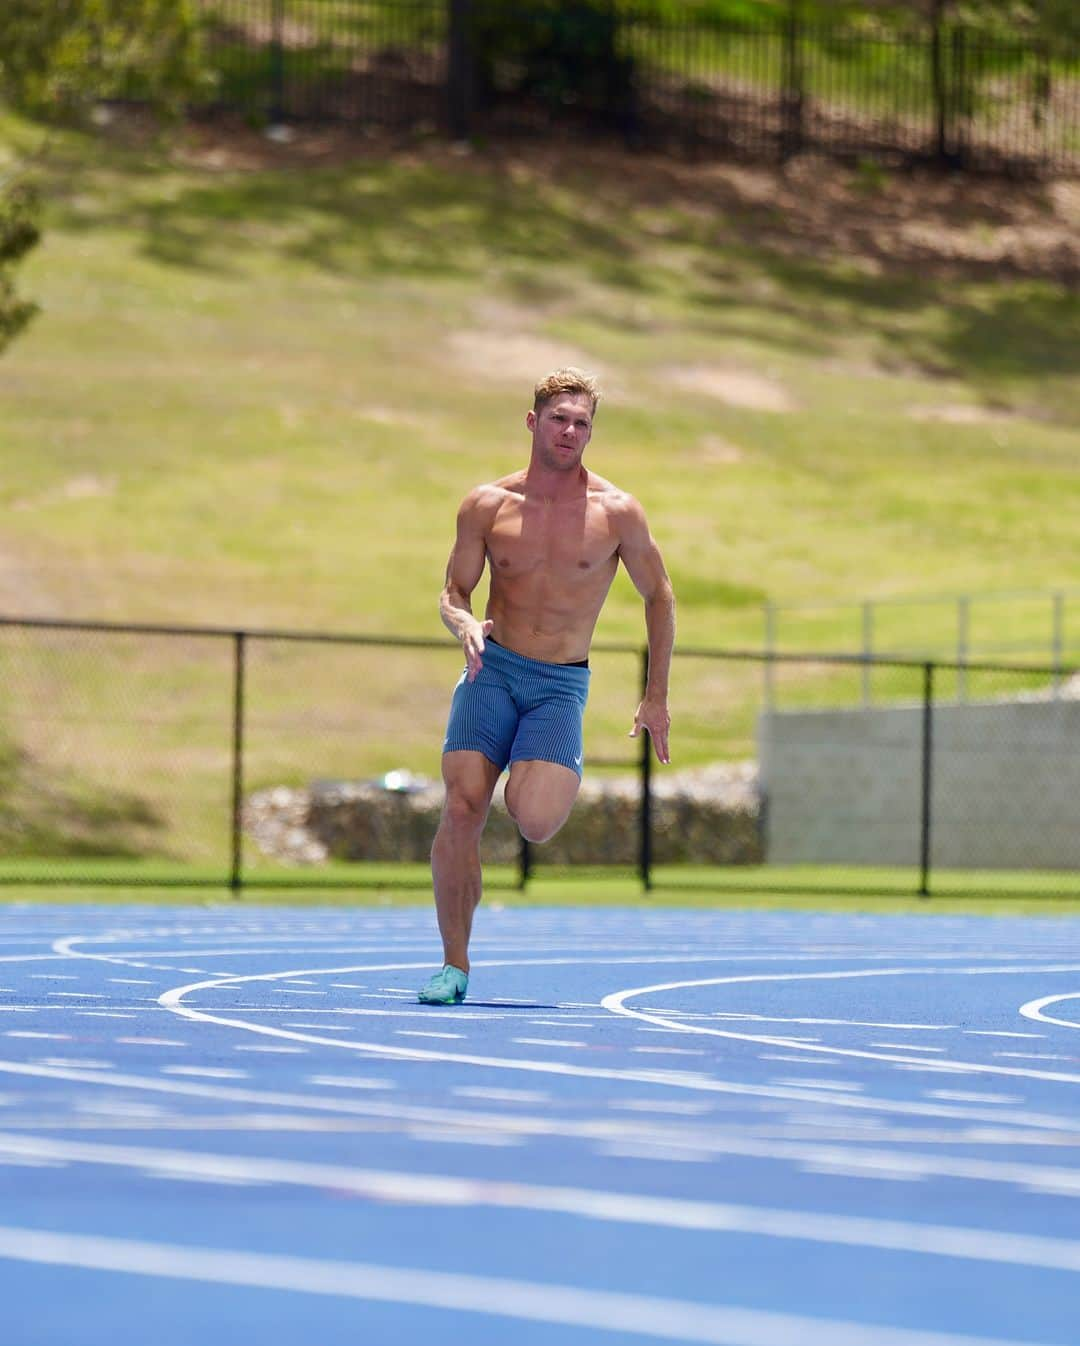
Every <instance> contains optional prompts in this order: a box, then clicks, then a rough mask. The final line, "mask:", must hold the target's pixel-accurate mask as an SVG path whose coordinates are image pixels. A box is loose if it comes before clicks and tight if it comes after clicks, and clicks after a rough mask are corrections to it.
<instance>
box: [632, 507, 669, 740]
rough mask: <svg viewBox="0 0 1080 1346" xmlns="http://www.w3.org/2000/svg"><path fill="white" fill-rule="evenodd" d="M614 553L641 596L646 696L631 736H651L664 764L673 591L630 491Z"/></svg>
mask: <svg viewBox="0 0 1080 1346" xmlns="http://www.w3.org/2000/svg"><path fill="white" fill-rule="evenodd" d="M619 525H620V526H619V556H620V558H621V559H622V563H623V565H624V566H626V571H627V574H628V575H629V576H630V578H631V579H632V580H633V582H634V588H635V589H637V591H638V593H639V594H640V595H641V596H642V598H643V599H644V600H645V630H646V634H647V636H648V642H649V674H648V678H647V680H646V684H645V696H644V698H643V699H642V702H641V705H639V706H638V708H637V713H636V714H635V716H634V727H633V729H631V731H630V737H631V738H637V736H638V735H639V734H640V733H641V731H642V729H645V730H646V731H647V732H648V735H649V737H650V738H651V739H652V742H653V747H654V748H655V749H656V755H657V757H658V758H659V759H660V761H661V762H664V763H665V764H666V763H668V762H670V761H671V757H670V755H669V753H668V730H669V729H670V726H671V716H670V715H669V714H668V677H669V674H670V672H671V652H672V650H673V649H674V648H675V595H674V593H673V592H672V588H671V581H670V579H668V573H667V570H666V569H665V567H664V558H663V557H662V556H661V555H660V548H659V547H658V546H657V545H656V540H655V538H654V537H653V535H652V533H651V532H650V531H649V525H648V522H647V520H646V518H645V511H644V510H643V509H642V508H641V506H640V504H638V502H637V501H636V500H634V499H633V498H632V497H630V498H629V499H628V502H627V505H626V508H625V510H624V511H623V512H622V517H621V518H620V521H619Z"/></svg>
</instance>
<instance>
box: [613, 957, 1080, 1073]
mask: <svg viewBox="0 0 1080 1346" xmlns="http://www.w3.org/2000/svg"><path fill="white" fill-rule="evenodd" d="M1031 972H1039V973H1044V972H1080V967H1078V966H1077V965H1076V964H1075V963H1073V964H1067V965H1064V966H1045V965H1043V966H1039V967H1023V966H1018V967H989V968H988V967H948V968H937V967H923V968H868V969H863V970H861V971H844V972H790V973H783V972H780V973H773V972H770V973H763V974H761V975H756V976H750V977H699V978H695V979H694V980H692V981H681V982H678V981H673V982H661V983H658V984H656V985H654V986H636V987H631V988H629V989H628V990H625V991H614V992H612V993H611V994H610V995H606V996H604V998H603V999H602V1000H601V1001H600V1004H601V1006H602V1007H603V1008H604V1009H606V1010H610V1011H611V1013H612V1014H622V1015H626V1016H627V1017H628V1018H631V1019H640V1020H642V1021H644V1022H646V1023H651V1024H655V1025H657V1026H658V1027H661V1028H667V1029H671V1030H672V1031H675V1032H682V1033H704V1034H705V1035H706V1036H708V1037H717V1038H730V1039H733V1040H734V1041H736V1042H751V1043H754V1044H755V1045H756V1046H771V1047H783V1048H785V1049H792V1050H797V1051H803V1052H810V1053H817V1054H818V1055H824V1056H847V1057H855V1058H858V1059H860V1060H865V1061H892V1062H898V1063H900V1064H901V1065H915V1066H925V1067H927V1068H929V1069H932V1070H936V1071H951V1072H955V1073H956V1074H961V1075H962V1074H979V1075H1007V1076H1013V1077H1018V1078H1021V1079H1034V1080H1051V1081H1053V1082H1054V1083H1057V1084H1080V1075H1077V1074H1071V1073H1069V1072H1067V1071H1059V1070H1035V1069H1032V1068H1030V1067H1027V1066H992V1065H984V1064H981V1063H979V1062H975V1061H953V1060H942V1059H940V1058H930V1057H925V1056H901V1055H899V1054H895V1055H894V1054H892V1053H886V1052H869V1051H861V1050H858V1049H857V1048H854V1047H829V1046H825V1045H824V1044H822V1043H815V1042H800V1041H799V1040H797V1039H795V1038H782V1037H763V1036H762V1035H760V1034H752V1033H735V1032H732V1031H731V1030H730V1029H724V1028H706V1027H705V1026H704V1025H702V1024H696V1023H686V1022H685V1021H684V1020H677V1019H669V1018H666V1017H664V1016H663V1015H661V1014H648V1013H646V1012H645V1011H644V1010H637V1009H630V1008H629V1007H628V1006H627V1005H626V1003H625V1002H626V1001H627V1000H628V999H629V998H630V997H631V996H646V995H656V994H659V993H660V992H662V991H681V990H686V989H688V988H689V987H692V986H731V985H735V984H745V983H749V982H772V981H783V982H792V981H819V980H820V981H828V980H839V979H841V978H847V977H910V976H950V975H953V974H956V975H961V976H987V975H991V974H1005V973H1011V974H1019V973H1031ZM1073 1026H1075V1025H1073Z"/></svg>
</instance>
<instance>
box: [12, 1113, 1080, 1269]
mask: <svg viewBox="0 0 1080 1346" xmlns="http://www.w3.org/2000/svg"><path fill="white" fill-rule="evenodd" d="M0 1155H7V1156H10V1157H12V1158H16V1159H32V1160H37V1161H44V1162H47V1163H66V1164H100V1165H103V1166H106V1167H113V1168H124V1169H135V1170H137V1171H139V1172H140V1173H157V1174H160V1175H162V1176H168V1175H176V1176H179V1177H187V1178H198V1179H201V1180H203V1181H207V1182H214V1181H218V1180H220V1181H223V1182H229V1183H232V1182H242V1183H276V1184H282V1185H285V1186H292V1187H301V1188H309V1189H314V1190H318V1191H331V1190H332V1191H339V1192H349V1193H352V1194H353V1195H355V1196H361V1197H366V1198H369V1199H372V1200H376V1201H393V1202H404V1203H408V1204H412V1205H418V1206H439V1207H444V1206H457V1207H470V1206H489V1207H501V1208H505V1209H511V1210H528V1211H538V1212H539V1211H542V1212H545V1213H549V1214H559V1215H569V1216H573V1217H576V1218H581V1219H588V1220H604V1221H610V1222H614V1223H618V1224H635V1225H647V1226H650V1227H653V1228H663V1229H684V1230H693V1231H697V1232H701V1233H734V1234H749V1235H758V1236H761V1237H765V1238H779V1239H797V1240H803V1241H807V1242H811V1243H828V1244H841V1245H845V1246H849V1247H859V1248H865V1247H873V1248H881V1249H884V1250H885V1251H889V1252H904V1253H921V1254H926V1255H928V1256H934V1257H956V1258H962V1259H964V1260H968V1261H977V1262H995V1263H1003V1264H1006V1265H1010V1266H1034V1267H1043V1268H1046V1269H1050V1270H1057V1271H1080V1240H1076V1239H1062V1238H1052V1237H1047V1236H1046V1235H1041V1234H1019V1233H1013V1232H1011V1231H1010V1232H1001V1231H997V1230H987V1229H974V1228H964V1227H962V1226H954V1225H938V1224H924V1223H922V1222H921V1221H912V1222H907V1221H900V1220H879V1219H875V1218H872V1217H863V1216H851V1215H836V1214H831V1213H826V1212H820V1211H803V1210H790V1209H783V1208H780V1209H777V1208H773V1207H768V1206H745V1205H736V1204H732V1203H728V1202H713V1201H695V1200H686V1199H681V1198H673V1197H658V1196H647V1195H641V1194H638V1193H633V1192H615V1191H604V1190H598V1189H595V1188H588V1187H564V1186H558V1187H555V1186H551V1187H549V1186H541V1185H539V1184H533V1183H520V1182H513V1181H509V1182H506V1181H492V1180H490V1179H484V1178H466V1177H459V1176H457V1175H445V1174H438V1173H416V1172H404V1171H400V1170H392V1169H389V1170H388V1169H369V1168H356V1167H352V1166H349V1165H338V1164H323V1163H310V1162H306V1161H296V1160H286V1159H261V1158H256V1157H254V1156H250V1155H231V1154H208V1153H205V1152H203V1151H196V1150H174V1149H167V1148H164V1147H159V1146H139V1145H108V1144H99V1143H94V1142H84V1141H72V1140H47V1139H44V1138H42V1137H38V1136H24V1135H18V1134H16V1133H5V1132H0Z"/></svg>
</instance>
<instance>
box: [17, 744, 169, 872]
mask: <svg viewBox="0 0 1080 1346" xmlns="http://www.w3.org/2000/svg"><path fill="white" fill-rule="evenodd" d="M164 827H165V820H164V818H163V817H162V816H161V814H160V813H158V812H157V811H156V810H155V809H154V808H153V807H152V806H151V805H150V804H149V803H147V801H146V800H145V799H142V798H141V797H140V796H138V795H135V794H132V793H130V792H128V791H122V790H116V789H110V790H108V791H106V790H105V789H104V788H103V787H101V786H97V785H91V784H90V783H88V782H85V781H78V780H71V779H67V780H65V781H64V782H63V783H61V782H59V781H58V780H56V779H54V778H53V775H52V773H50V772H49V771H47V770H46V769H45V768H44V767H42V765H41V764H40V763H39V762H37V761H35V760H34V759H33V758H32V757H31V756H30V754H28V753H27V752H26V751H25V750H24V749H22V748H19V747H17V746H15V745H13V744H11V743H10V742H7V743H4V744H3V746H2V748H0V851H2V853H3V855H4V856H5V857H6V858H8V859H17V858H21V857H34V858H37V857H54V858H61V857H64V858H84V859H88V858H96V857H100V856H108V857H110V858H120V859H137V858H142V857H147V856H159V857H162V856H165V855H166V852H165V851H164V850H162V849H161V847H160V845H159V844H158V843H157V842H156V840H155V838H156V837H157V836H158V835H159V834H160V833H161V832H162V830H163V829H164Z"/></svg>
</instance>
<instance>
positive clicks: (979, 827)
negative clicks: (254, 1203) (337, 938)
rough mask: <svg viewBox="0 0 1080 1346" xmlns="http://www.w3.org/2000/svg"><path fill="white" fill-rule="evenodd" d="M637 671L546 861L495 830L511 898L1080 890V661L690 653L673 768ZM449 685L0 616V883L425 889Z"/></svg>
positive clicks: (404, 650) (495, 860)
mask: <svg viewBox="0 0 1080 1346" xmlns="http://www.w3.org/2000/svg"><path fill="white" fill-rule="evenodd" d="M644 659H645V653H644V651H643V650H641V649H639V648H638V647H636V646H633V645H610V644H603V643H600V644H597V645H596V646H594V649H593V657H592V664H593V691H592V695H591V699H590V705H589V712H588V721H587V726H586V737H587V748H588V769H587V772H586V781H585V784H584V785H583V787H582V794H581V797H580V799H579V802H578V804H577V806H576V807H575V811H574V813H573V815H572V816H571V820H570V822H569V823H568V824H567V827H566V828H565V829H564V830H563V832H562V833H560V834H559V836H558V837H557V838H555V839H554V840H553V841H552V842H549V843H547V844H545V845H544V846H539V847H531V848H525V847H523V846H522V845H521V843H520V842H519V841H518V839H517V834H516V832H515V831H514V829H513V827H512V824H510V823H509V820H508V819H507V818H506V817H505V816H502V817H501V818H500V817H496V816H494V815H493V818H492V820H491V822H490V824H489V828H488V833H487V834H486V839H485V845H486V846H487V847H488V849H487V851H486V853H485V862H486V863H487V864H488V867H489V870H490V875H491V876H492V877H493V879H494V884H495V886H499V885H500V884H501V885H513V884H515V883H517V884H522V883H524V882H525V881H526V880H527V879H528V878H529V877H530V876H536V875H541V876H557V875H558V874H560V873H563V872H569V873H571V874H574V875H579V876H580V875H581V874H582V873H583V872H584V868H583V867H588V869H589V871H590V872H591V871H592V870H594V869H595V868H597V867H600V868H603V869H604V870H605V872H607V873H611V872H619V871H620V870H621V871H622V872H625V873H626V874H630V873H632V872H635V871H636V873H637V874H638V876H639V878H640V880H641V883H642V885H643V886H644V888H645V889H648V888H650V887H652V886H657V887H660V886H662V887H664V888H678V889H683V890H689V889H692V888H693V887H695V886H697V887H702V888H704V889H706V890H707V891H709V892H716V891H717V890H728V891H731V892H738V893H751V892H755V891H757V892H784V891H789V892H796V891H797V892H808V891H818V892H825V893H830V894H838V893H843V892H849V893H850V892H892V893H909V894H910V893H919V894H922V895H924V896H925V895H929V893H930V892H931V889H933V891H934V892H935V893H946V892H958V893H968V894H971V893H973V894H985V893H995V892H998V893H1004V892H1014V893H1024V894H1032V895H1044V896H1046V895H1058V894H1071V895H1073V896H1076V895H1080V700H1077V699H1073V697H1072V696H1071V695H1070V694H1069V693H1070V689H1071V687H1073V686H1074V684H1072V683H1070V682H1069V681H1068V675H1069V674H1070V672H1071V670H1063V669H1060V668H1057V669H1051V668H1041V667H1032V666H1020V665H1006V664H987V663H970V664H957V663H935V662H920V661H917V660H895V659H894V660H887V659H873V658H871V659H867V658H866V657H864V656H860V655H857V654H836V655H820V654H817V655H804V654H784V653H779V652H773V653H771V654H764V653H760V652H753V653H751V652H736V651H722V650H715V649H681V650H679V651H678V653H677V655H676V660H675V670H674V673H675V676H674V679H673V693H672V715H673V755H674V759H675V762H676V763H679V762H680V761H682V762H683V763H690V765H689V766H684V767H683V768H682V769H681V770H677V771H675V770H671V771H669V770H668V769H666V768H665V769H662V770H654V769H653V767H652V761H651V758H650V756H649V753H648V751H647V747H648V745H647V743H646V742H645V740H644V739H642V740H641V741H640V742H639V743H635V744H631V743H628V741H627V738H626V733H627V729H628V726H629V722H630V719H631V716H632V710H633V706H634V705H635V704H636V699H637V696H638V691H639V683H640V679H641V676H642V671H643V668H644ZM459 671H460V652H459V651H458V649H457V647H456V646H455V645H454V644H453V643H452V642H449V641H447V640H423V639H412V640H410V639H401V638H398V639H395V638H382V637H366V636H331V635H318V634H310V633H302V632H282V631H243V630H236V631H229V630H222V629H217V628H171V627H156V626H145V625H140V626H122V625H109V624H98V623H78V622H61V621H30V620H25V619H0V884H6V885H9V886H10V885H25V884H39V885H62V884H73V885H95V884H96V885H108V886H121V887H127V886H134V885H153V886H168V885H174V886H188V887H207V888H210V887H219V888H220V887H225V888H229V889H231V890H232V891H233V892H234V893H236V894H239V893H240V892H241V891H243V890H245V889H263V890H265V889H274V888H289V887H298V888H305V889H314V888H335V887H336V888H352V889H355V888H358V887H361V886H372V885H375V886H379V887H387V888H390V887H394V886H399V885H402V884H405V885H410V884H411V885H421V886H426V885H427V883H428V878H427V876H426V863H425V862H426V857H427V852H428V849H429V847H430V843H431V837H432V834H433V831H434V827H435V825H436V822H437V818H438V812H439V804H440V798H439V795H440V791H439V787H438V786H437V784H432V785H430V786H429V787H427V788H425V787H424V781H425V780H427V781H429V782H437V780H438V772H439V756H440V752H441V743H442V734H443V727H444V721H445V714H446V708H447V704H448V699H449V691H450V688H451V686H452V684H453V682H454V680H455V679H456V677H457V676H458V674H459ZM868 677H869V678H870V679H871V680H872V683H873V688H872V693H873V694H872V697H871V698H870V699H869V700H868V699H867V697H866V681H867V678H868ZM961 693H962V695H961ZM695 764H696V765H695ZM408 861H411V862H412V863H411V865H410V864H408V863H404V862H408Z"/></svg>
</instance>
